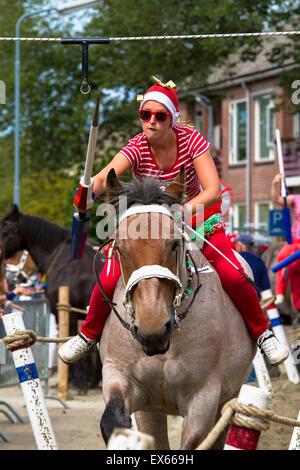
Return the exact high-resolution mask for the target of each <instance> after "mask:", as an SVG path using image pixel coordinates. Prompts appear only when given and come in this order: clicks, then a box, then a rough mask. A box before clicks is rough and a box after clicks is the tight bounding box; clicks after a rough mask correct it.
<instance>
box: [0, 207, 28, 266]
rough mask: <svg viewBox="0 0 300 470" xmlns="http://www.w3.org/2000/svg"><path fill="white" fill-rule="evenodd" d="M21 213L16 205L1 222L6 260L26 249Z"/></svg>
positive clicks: (0, 231)
mask: <svg viewBox="0 0 300 470" xmlns="http://www.w3.org/2000/svg"><path fill="white" fill-rule="evenodd" d="M20 223H21V213H20V211H19V209H18V206H17V205H16V204H12V205H11V207H10V209H9V211H8V213H7V214H6V215H5V216H4V217H3V218H2V219H1V221H0V239H1V244H2V246H3V255H4V259H8V258H11V257H12V256H13V255H14V254H15V253H16V252H17V251H20V250H22V249H23V248H25V247H24V246H23V237H22V233H21V226H20Z"/></svg>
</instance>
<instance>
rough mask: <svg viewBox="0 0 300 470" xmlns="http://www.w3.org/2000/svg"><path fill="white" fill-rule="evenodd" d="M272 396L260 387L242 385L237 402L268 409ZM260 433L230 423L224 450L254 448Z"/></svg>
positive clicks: (246, 418) (255, 420) (257, 419)
mask: <svg viewBox="0 0 300 470" xmlns="http://www.w3.org/2000/svg"><path fill="white" fill-rule="evenodd" d="M272 396H273V395H272V393H270V392H267V391H266V390H262V389H261V388H258V387H252V386H251V385H242V387H241V390H240V393H239V396H238V400H237V402H238V403H241V404H243V405H247V406H255V407H256V408H259V409H262V410H268V409H269V408H270V402H271V399H272ZM236 416H239V417H241V418H243V419H244V420H246V421H252V422H253V421H254V422H260V423H261V422H262V420H261V419H260V418H254V417H253V418H252V417H249V416H244V415H242V414H240V413H236ZM260 433H261V432H260V431H257V430H255V429H249V428H246V427H242V426H236V425H235V424H231V425H230V428H229V431H228V434H227V438H226V443H225V446H224V450H256V448H257V445H258V441H259V437H260Z"/></svg>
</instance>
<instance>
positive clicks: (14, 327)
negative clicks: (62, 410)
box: [2, 312, 57, 450]
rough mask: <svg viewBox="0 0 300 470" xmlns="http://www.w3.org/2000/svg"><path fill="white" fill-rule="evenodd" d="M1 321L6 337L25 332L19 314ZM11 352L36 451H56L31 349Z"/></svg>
mask: <svg viewBox="0 0 300 470" xmlns="http://www.w3.org/2000/svg"><path fill="white" fill-rule="evenodd" d="M2 320H3V323H4V327H5V331H6V334H7V335H11V334H14V333H17V332H19V331H24V330H25V326H24V322H23V318H22V314H21V312H14V313H10V314H7V315H3V317H2ZM11 352H12V355H13V360H14V363H15V367H16V371H17V374H18V376H19V382H20V385H21V389H22V392H23V395H24V399H25V404H26V408H27V412H28V416H29V419H30V423H31V427H32V431H33V434H34V438H35V441H36V445H37V447H38V450H57V444H56V439H55V436H54V432H53V429H52V426H51V422H50V418H49V415H48V411H47V408H46V404H45V399H44V395H43V392H42V387H41V383H40V379H39V376H38V372H37V368H36V365H35V361H34V357H33V355H32V351H31V348H30V347H29V346H28V345H25V346H21V347H19V348H16V349H13V350H12V351H11Z"/></svg>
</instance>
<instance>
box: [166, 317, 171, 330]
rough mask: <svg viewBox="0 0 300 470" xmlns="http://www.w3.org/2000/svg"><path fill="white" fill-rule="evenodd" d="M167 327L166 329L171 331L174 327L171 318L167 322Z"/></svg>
mask: <svg viewBox="0 0 300 470" xmlns="http://www.w3.org/2000/svg"><path fill="white" fill-rule="evenodd" d="M165 327H166V331H167V332H169V331H170V330H171V329H172V322H171V320H170V319H169V320H168V321H167V323H166V324H165Z"/></svg>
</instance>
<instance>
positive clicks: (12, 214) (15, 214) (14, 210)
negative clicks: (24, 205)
mask: <svg viewBox="0 0 300 470" xmlns="http://www.w3.org/2000/svg"><path fill="white" fill-rule="evenodd" d="M19 217H20V211H19V209H18V206H17V204H12V205H11V206H10V208H9V210H8V212H7V214H5V216H4V217H2V219H1V220H0V223H2V222H3V221H4V219H6V218H9V219H18V218H19Z"/></svg>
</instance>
